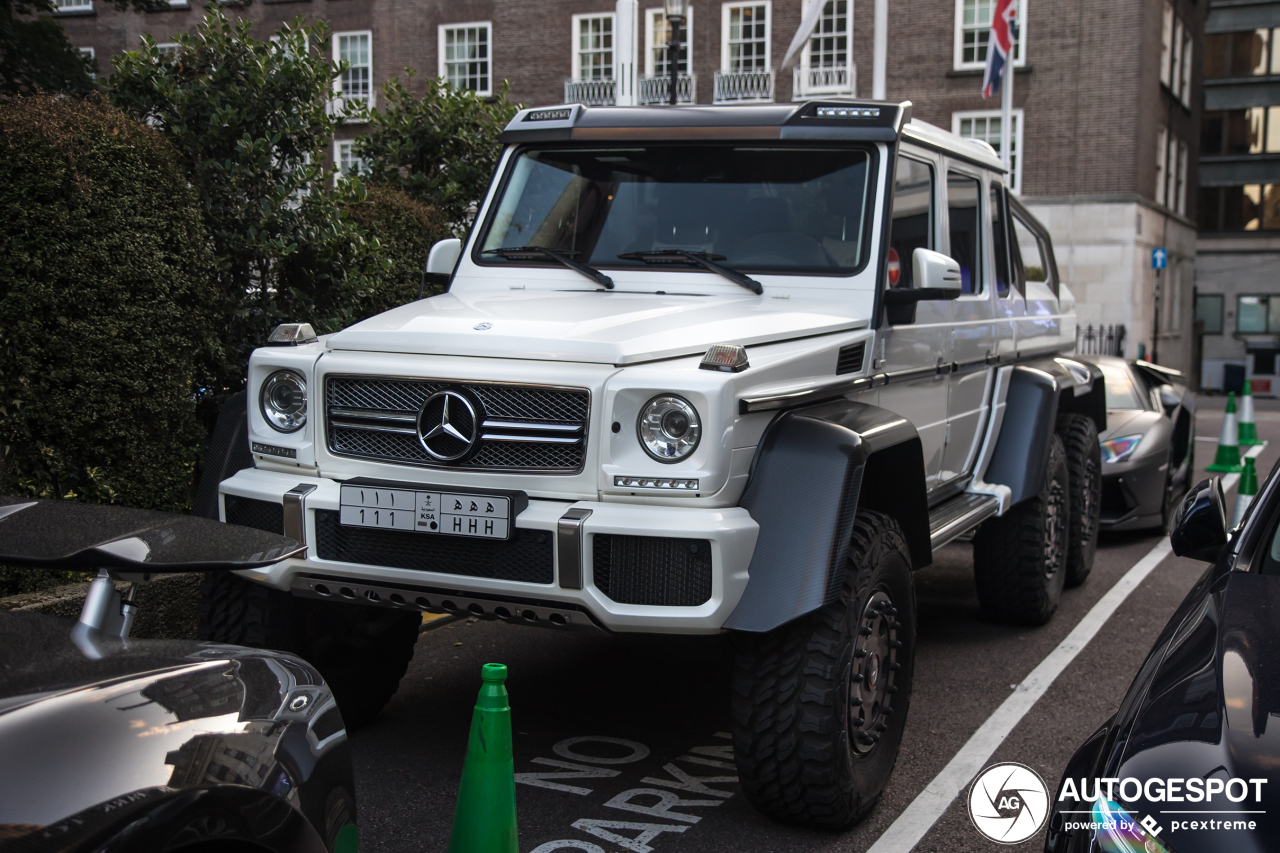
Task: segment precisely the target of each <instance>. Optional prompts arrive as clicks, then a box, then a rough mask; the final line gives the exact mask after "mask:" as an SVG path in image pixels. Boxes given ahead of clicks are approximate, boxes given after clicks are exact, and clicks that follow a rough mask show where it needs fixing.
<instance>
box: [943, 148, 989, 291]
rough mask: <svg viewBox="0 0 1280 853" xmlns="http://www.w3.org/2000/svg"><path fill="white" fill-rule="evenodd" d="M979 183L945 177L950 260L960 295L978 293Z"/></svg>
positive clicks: (955, 175)
mask: <svg viewBox="0 0 1280 853" xmlns="http://www.w3.org/2000/svg"><path fill="white" fill-rule="evenodd" d="M981 196H982V182H981V181H979V180H978V179H977V178H974V177H970V176H969V175H961V174H959V173H957V172H949V173H948V174H947V228H948V230H949V231H950V233H951V257H952V259H953V260H954V261H955V262H956V263H958V264H959V265H960V292H961V293H966V294H967V293H981V292H982V264H981V262H980V259H981V257H982V241H981V240H980V239H979V237H980V234H981V232H982V228H981V224H980V223H981V222H982V220H981V219H979V218H978V200H979V198H981Z"/></svg>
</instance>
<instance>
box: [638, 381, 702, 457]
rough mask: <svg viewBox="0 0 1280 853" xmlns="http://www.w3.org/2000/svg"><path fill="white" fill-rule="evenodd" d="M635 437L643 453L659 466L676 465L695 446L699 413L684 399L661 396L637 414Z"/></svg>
mask: <svg viewBox="0 0 1280 853" xmlns="http://www.w3.org/2000/svg"><path fill="white" fill-rule="evenodd" d="M636 434H637V435H638V436H639V438H640V444H641V446H643V447H644V449H645V452H646V453H648V454H649V455H650V456H652V457H653V458H654V459H657V460H658V461H659V462H679V461H680V460H681V459H684V458H685V457H686V456H688V455H689V454H690V453H693V451H694V448H696V447H697V446H698V439H699V438H701V437H702V424H701V423H700V422H699V421H698V410H697V409H695V408H694V407H693V405H692V404H691V403H690V402H689V401H688V400H686V399H684V398H683V397H676V396H674V395H672V394H663V395H662V396H661V397H654V398H653V399H652V400H650V401H649V402H648V403H645V405H644V408H643V409H641V410H640V420H639V422H637V423H636Z"/></svg>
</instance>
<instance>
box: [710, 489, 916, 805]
mask: <svg viewBox="0 0 1280 853" xmlns="http://www.w3.org/2000/svg"><path fill="white" fill-rule="evenodd" d="M868 626H872V627H868ZM863 629H866V630H865V631H864V630H863ZM866 631H871V635H870V636H868V635H867V633H866ZM915 637H916V603H915V589H914V585H913V581H912V577H911V558H910V554H909V553H908V551H907V546H906V540H905V539H904V538H903V535H902V530H901V529H900V528H899V527H898V523H897V522H896V521H894V520H893V519H892V518H890V517H889V516H887V515H883V514H881V513H878V512H871V511H868V510H863V511H861V512H859V513H858V515H857V517H856V518H855V520H854V527H853V542H852V548H851V552H850V556H849V565H848V569H847V571H846V572H845V577H844V583H843V586H842V588H841V591H840V598H839V600H838V601H835V602H833V603H831V604H828V605H826V606H824V607H823V608H821V609H820V610H818V611H816V612H814V613H811V614H809V615H807V616H805V617H803V618H801V619H798V620H796V621H794V622H791V623H788V624H786V625H783V626H782V627H779V628H776V629H774V630H772V631H769V632H767V633H764V634H746V633H740V634H738V635H737V636H736V637H735V650H734V671H733V704H732V716H733V752H734V759H735V761H736V762H737V766H738V777H739V779H740V780H741V782H742V788H743V791H744V793H745V794H746V797H747V800H748V801H749V802H750V803H751V804H752V805H753V806H755V807H756V808H757V809H759V810H760V811H761V812H764V813H765V814H767V815H769V816H771V817H774V818H777V819H779V820H784V821H788V822H792V823H800V824H807V825H810V826H819V827H827V828H832V829H843V828H845V827H848V826H851V825H852V824H854V823H856V822H857V821H859V820H860V819H861V818H862V817H863V816H864V815H865V814H866V813H867V812H868V811H869V810H870V809H871V807H872V806H873V805H874V804H875V802H876V799H877V798H878V797H879V796H880V792H881V791H882V790H883V789H884V786H885V783H886V782H887V781H888V779H889V775H890V773H892V771H893V765H894V763H895V762H896V761H897V758H898V747H899V745H900V743H901V741H902V727H903V724H904V723H905V722H906V716H907V705H908V700H909V699H910V696H911V670H912V662H913V659H914V654H915ZM869 650H872V651H869ZM882 650H883V651H884V652H885V657H886V658H887V659H882V658H880V655H879V653H880V651H882ZM859 652H861V653H862V655H861V656H858V653H859ZM873 661H874V663H875V665H876V671H875V672H874V673H873V672H872V663H873ZM873 685H874V689H873V688H872V686H873ZM864 691H865V693H864ZM864 696H865V698H863V697H864ZM855 700H856V702H860V703H861V705H857V704H855ZM851 711H853V712H854V714H857V713H859V712H861V714H862V719H863V722H862V723H861V724H859V723H857V722H856V719H855V717H854V714H851V713H850V712H851ZM881 724H883V725H881ZM867 735H870V736H871V737H867ZM873 738H874V739H873Z"/></svg>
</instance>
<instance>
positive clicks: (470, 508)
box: [339, 486, 514, 539]
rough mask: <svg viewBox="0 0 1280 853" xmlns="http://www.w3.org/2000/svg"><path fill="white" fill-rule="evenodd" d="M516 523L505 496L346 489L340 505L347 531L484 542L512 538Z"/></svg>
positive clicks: (368, 487) (352, 487) (341, 518)
mask: <svg viewBox="0 0 1280 853" xmlns="http://www.w3.org/2000/svg"><path fill="white" fill-rule="evenodd" d="M513 520H514V519H512V517H511V498H510V497H507V496H505V495H475V494H470V493H467V492H445V491H439V492H435V491H432V492H420V491H417V490H410V489H385V488H382V489H380V488H374V487H370V486H343V487H342V497H341V501H340V506H339V521H341V522H342V524H344V525H346V526H348V527H378V528H381V529H384V530H405V531H410V532H417V533H438V534H443V535H445V536H472V537H477V538H480V539H510V538H511V528H512V522H513Z"/></svg>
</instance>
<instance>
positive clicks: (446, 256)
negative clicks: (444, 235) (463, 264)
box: [427, 237, 462, 275]
mask: <svg viewBox="0 0 1280 853" xmlns="http://www.w3.org/2000/svg"><path fill="white" fill-rule="evenodd" d="M460 257H462V241H461V240H459V239H458V238H457V237H450V238H449V239H448V240H441V241H440V242H439V243H436V244H435V245H434V246H432V247H431V253H430V254H428V255H427V275H431V274H433V273H434V274H436V275H453V268H454V267H456V266H457V265H458V258H460Z"/></svg>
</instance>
